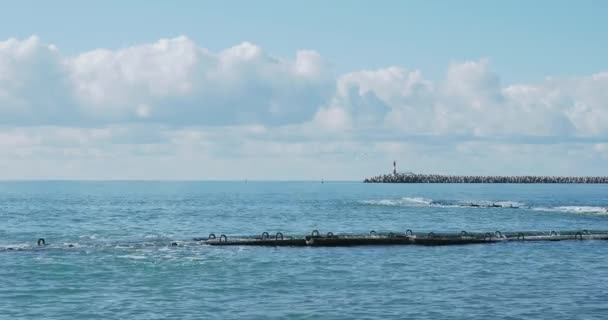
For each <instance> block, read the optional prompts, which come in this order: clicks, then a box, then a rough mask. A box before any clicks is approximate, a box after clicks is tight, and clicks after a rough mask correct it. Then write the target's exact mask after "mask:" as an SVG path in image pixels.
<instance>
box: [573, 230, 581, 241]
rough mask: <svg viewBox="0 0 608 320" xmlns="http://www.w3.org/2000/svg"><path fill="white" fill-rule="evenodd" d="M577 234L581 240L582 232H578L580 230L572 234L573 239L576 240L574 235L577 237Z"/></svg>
mask: <svg viewBox="0 0 608 320" xmlns="http://www.w3.org/2000/svg"><path fill="white" fill-rule="evenodd" d="M577 236H578V237H579V238H578V239H579V240H583V234H582V233H580V232H577V233H575V234H574V240H576V237H577Z"/></svg>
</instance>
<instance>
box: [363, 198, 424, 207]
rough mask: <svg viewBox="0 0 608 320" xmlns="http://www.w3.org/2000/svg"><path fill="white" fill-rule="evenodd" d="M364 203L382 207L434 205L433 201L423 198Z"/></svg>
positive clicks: (368, 201)
mask: <svg viewBox="0 0 608 320" xmlns="http://www.w3.org/2000/svg"><path fill="white" fill-rule="evenodd" d="M363 203H365V204H371V205H380V206H426V205H430V204H432V203H433V200H431V199H426V198H421V197H414V198H410V197H404V198H401V199H382V200H365V201H363Z"/></svg>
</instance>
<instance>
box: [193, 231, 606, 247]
mask: <svg viewBox="0 0 608 320" xmlns="http://www.w3.org/2000/svg"><path fill="white" fill-rule="evenodd" d="M194 240H195V241H200V242H202V243H205V244H208V245H212V246H273V247H275V246H276V247H278V246H289V247H349V246H366V245H422V246H446V245H467V244H482V243H498V242H509V241H562V240H608V231H598V230H579V231H563V232H557V231H549V232H539V231H519V232H501V231H494V232H471V233H469V232H466V231H462V232H459V233H434V232H429V233H415V232H412V231H411V230H407V231H406V232H404V233H395V232H388V233H379V232H375V231H370V233H369V234H333V233H332V232H329V233H327V234H321V233H319V232H318V231H317V230H314V231H313V232H312V233H311V234H310V235H306V236H294V237H291V236H284V235H283V234H282V233H280V232H279V233H277V234H275V235H270V234H268V233H266V232H265V233H262V234H261V235H260V236H234V237H229V236H227V235H224V234H222V235H220V236H219V237H218V236H216V235H215V234H210V235H209V237H207V238H195V239H194Z"/></svg>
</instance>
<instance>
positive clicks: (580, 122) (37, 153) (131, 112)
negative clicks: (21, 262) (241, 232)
mask: <svg viewBox="0 0 608 320" xmlns="http://www.w3.org/2000/svg"><path fill="white" fill-rule="evenodd" d="M0 126H1V127H0V148H1V149H2V151H0V169H5V170H9V171H11V172H13V173H14V176H13V175H8V176H5V177H9V178H18V177H20V176H21V175H23V176H32V177H39V176H40V177H49V176H50V177H53V176H54V175H57V176H58V177H62V176H66V175H67V176H69V177H72V176H71V175H69V174H68V173H74V176H73V177H75V178H78V177H89V176H90V177H101V178H106V177H114V178H115V177H123V176H124V175H125V173H127V172H128V170H126V169H125V170H122V171H121V169H120V168H122V167H129V166H140V167H141V168H142V172H141V174H142V175H145V174H146V173H145V172H147V171H146V170H155V168H158V167H159V166H160V167H163V166H169V163H173V164H175V163H181V164H183V168H182V169H180V170H183V171H184V172H183V173H182V174H174V175H171V173H170V172H168V173H167V175H166V176H165V175H160V176H159V177H162V178H167V177H181V178H183V177H184V176H188V172H190V173H192V172H193V170H199V171H194V172H195V173H197V174H194V177H195V178H206V177H211V178H232V177H233V176H232V175H231V174H232V173H234V175H235V176H243V175H247V172H249V173H251V172H252V171H251V170H248V171H247V170H245V169H243V172H238V173H235V171H231V173H230V174H227V175H222V174H218V175H217V176H216V175H214V174H215V172H217V170H220V171H221V168H223V166H224V165H226V164H231V165H235V166H237V167H240V165H243V164H250V165H251V164H254V163H255V164H256V168H257V170H258V171H257V175H256V174H254V176H259V177H260V178H263V177H269V178H273V177H274V178H276V177H278V178H303V177H304V176H306V175H307V172H308V173H310V172H313V171H321V172H323V171H326V172H325V175H324V176H329V177H331V176H332V174H334V176H335V177H337V178H355V179H356V178H359V177H362V176H363V175H365V174H368V173H369V174H376V173H378V172H377V170H379V169H380V168H383V167H381V166H379V165H378V164H377V163H379V162H384V161H387V160H388V159H392V158H399V159H405V161H407V162H408V167H409V168H410V169H413V170H418V171H425V172H436V171H442V172H445V171H452V172H453V173H458V172H463V173H468V172H471V170H470V169H468V168H469V166H470V164H473V163H474V164H475V165H476V167H477V168H476V170H480V171H484V170H485V171H486V172H487V173H494V174H495V173H504V174H512V173H519V172H516V171H517V167H516V165H515V164H517V165H519V166H520V168H522V167H523V168H526V169H527V170H524V171H526V172H521V173H530V172H529V171H533V170H541V171H542V170H545V172H544V173H553V174H584V173H590V174H607V173H606V172H603V171H604V170H605V169H603V167H602V165H601V162H602V161H605V160H606V159H608V148H606V145H608V144H607V142H608V138H607V137H608V72H599V71H598V73H596V74H592V75H573V76H572V77H567V78H551V77H548V78H546V79H543V80H542V81H539V82H537V83H527V84H508V85H505V84H502V83H501V80H500V76H499V75H498V74H496V73H495V72H494V71H493V70H492V67H491V64H490V62H489V60H487V59H479V60H472V61H464V62H454V63H452V64H451V65H449V66H448V67H447V70H446V72H445V77H444V78H443V79H438V80H437V79H426V78H425V77H424V75H423V72H422V71H421V70H416V69H408V68H404V67H399V66H389V67H386V68H381V69H375V70H358V71H353V72H350V73H347V74H341V75H338V74H335V73H334V71H333V70H332V68H331V63H330V62H328V61H326V60H324V59H323V57H322V56H321V54H319V53H317V52H315V51H312V50H301V51H298V52H296V53H295V54H294V56H293V57H290V58H281V57H275V56H273V55H271V54H270V53H267V52H265V51H264V50H263V49H262V48H260V47H259V46H256V45H255V44H252V43H249V42H244V43H241V44H238V45H235V46H233V47H230V48H227V49H225V50H222V51H219V52H211V51H210V50H208V49H206V48H204V47H201V46H199V45H198V44H196V43H195V42H194V41H192V40H191V39H189V38H187V37H184V36H180V37H177V38H172V39H161V40H159V41H157V42H154V43H150V44H139V45H134V46H132V47H127V48H122V49H117V50H108V49H96V50H92V51H88V52H83V53H80V54H77V55H73V56H68V55H64V54H62V52H61V50H60V48H57V47H56V46H54V45H52V44H46V43H44V42H43V41H41V40H40V39H38V38H37V37H35V36H32V37H30V38H27V39H9V40H6V41H2V42H0ZM542 150H544V153H539V151H542ZM446 157H447V158H449V159H451V160H452V161H457V164H454V163H451V162H449V161H448V160H447V159H446ZM505 157H507V158H510V159H511V160H508V159H505ZM285 159H290V161H289V162H288V163H285V162H284V161H282V160H285ZM327 160H330V161H334V162H335V163H332V164H329V163H328V162H327ZM421 160H422V161H421ZM24 161H25V162H24ZM256 161H257V162H256ZM548 161H550V162H551V163H552V164H553V165H547V164H546V163H547V162H548ZM27 162H30V164H29V166H30V167H31V166H35V167H37V168H42V169H40V170H41V171H40V172H36V171H33V172H34V173H32V171H31V170H30V171H28V170H26V167H25V165H23V164H24V163H27ZM201 162H203V163H206V164H207V165H208V166H209V168H215V169H214V170H211V171H200V170H201V169H197V168H196V167H195V164H196V163H201ZM104 163H105V164H113V165H115V166H116V168H114V169H112V168H110V169H108V168H106V169H105V171H104V169H103V168H99V169H98V170H100V171H99V172H101V173H99V174H95V175H87V173H86V172H87V169H86V168H92V167H95V166H96V165H98V166H101V167H103V164H104ZM338 163H339V164H338ZM345 163H346V165H345ZM484 163H485V165H484ZM51 164H53V165H51ZM239 164H240V165H239ZM53 166H56V167H55V169H52V168H53ZM319 167H323V168H325V169H323V168H321V169H320V168H319ZM15 168H17V170H12V169H15ZM70 168H71V169H70ZM163 168H164V167H163ZM436 168H440V169H439V170H437V169H436ZM30 169H31V168H30ZM294 170H298V172H301V174H298V175H295V176H294V175H293V173H294ZM492 170H494V171H492ZM496 170H498V171H499V172H496ZM372 171H374V172H372ZM454 171H455V172H454ZM520 171H521V170H520ZM50 172H53V174H49V173H50ZM83 172H84V173H83ZM96 172H97V171H96ZM174 173H175V172H174ZM532 173H534V172H532ZM36 174H37V175H36ZM290 174H291V176H290Z"/></svg>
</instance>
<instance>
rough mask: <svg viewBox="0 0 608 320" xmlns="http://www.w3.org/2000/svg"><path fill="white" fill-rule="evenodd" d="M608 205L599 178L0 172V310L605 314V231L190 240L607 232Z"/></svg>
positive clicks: (290, 315) (163, 315) (55, 314)
mask: <svg viewBox="0 0 608 320" xmlns="http://www.w3.org/2000/svg"><path fill="white" fill-rule="evenodd" d="M471 204H475V205H479V206H475V207H472V206H471ZM491 205H494V206H498V207H492V206H491ZM606 207H608V186H606V185H457V184H445V185H443V184H433V185H427V184H414V185H409V184H363V183H358V182H352V183H347V182H333V183H329V182H326V183H324V184H321V183H315V182H249V183H245V182H53V181H51V182H1V183H0V221H1V223H0V318H1V319H207V318H220V319H235V318H238V319H316V318H323V319H404V318H413V319H447V318H449V319H479V318H493V319H605V318H606V315H608V303H607V302H606V301H608V257H607V254H608V242H607V241H561V242H509V243H497V244H481V245H468V246H449V247H418V246H378V247H351V248H286V247H280V248H266V247H210V246H205V245H200V244H198V243H195V242H192V241H191V240H192V238H193V237H197V236H203V237H204V236H207V235H208V234H209V233H211V232H214V233H216V234H218V235H219V234H221V233H225V234H228V235H252V234H260V233H261V232H264V231H267V232H270V233H274V232H278V231H280V232H282V233H284V234H286V235H303V234H308V233H310V231H311V230H313V229H318V230H319V231H321V232H322V233H323V232H329V231H331V232H334V233H339V232H360V233H367V232H369V231H370V230H372V229H373V230H376V231H395V232H404V231H405V230H406V229H412V230H414V231H419V232H426V231H435V232H441V231H450V232H459V231H461V230H467V231H484V232H485V231H491V232H493V231H495V230H502V231H520V230H538V231H551V230H576V229H603V230H608V213H606V210H605V208H606ZM41 237H42V238H45V240H46V242H47V245H46V246H45V247H38V246H36V240H37V239H38V238H41ZM172 242H178V243H179V246H171V243H172ZM70 245H71V246H70ZM9 248H10V249H13V250H9Z"/></svg>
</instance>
